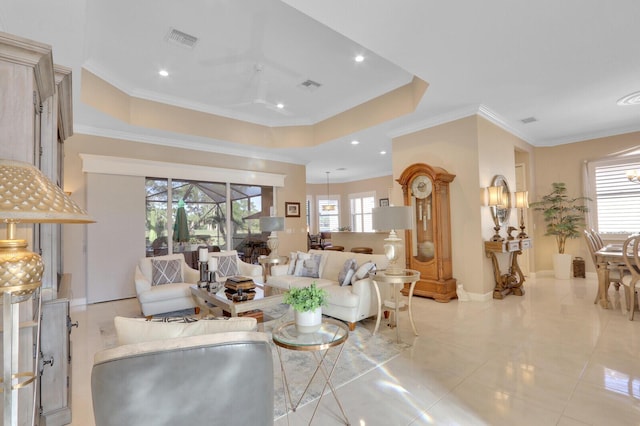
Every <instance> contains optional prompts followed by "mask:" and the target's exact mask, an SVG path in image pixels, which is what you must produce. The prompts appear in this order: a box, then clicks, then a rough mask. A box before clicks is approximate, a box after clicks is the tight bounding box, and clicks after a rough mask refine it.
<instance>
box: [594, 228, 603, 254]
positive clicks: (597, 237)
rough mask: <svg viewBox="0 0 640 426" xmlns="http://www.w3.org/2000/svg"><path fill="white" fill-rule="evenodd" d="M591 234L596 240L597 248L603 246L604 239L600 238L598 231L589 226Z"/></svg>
mask: <svg viewBox="0 0 640 426" xmlns="http://www.w3.org/2000/svg"><path fill="white" fill-rule="evenodd" d="M591 235H592V236H593V239H594V240H595V241H596V243H597V245H598V246H599V247H598V250H600V249H601V248H602V247H604V241H603V240H602V236H601V235H600V233H599V232H597V231H596V230H595V229H593V228H591Z"/></svg>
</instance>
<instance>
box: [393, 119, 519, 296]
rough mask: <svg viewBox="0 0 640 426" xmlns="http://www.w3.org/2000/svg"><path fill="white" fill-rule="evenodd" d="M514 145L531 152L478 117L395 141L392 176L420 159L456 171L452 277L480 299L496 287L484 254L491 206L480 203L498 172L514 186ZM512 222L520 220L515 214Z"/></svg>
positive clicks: (398, 194)
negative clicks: (486, 188)
mask: <svg viewBox="0 0 640 426" xmlns="http://www.w3.org/2000/svg"><path fill="white" fill-rule="evenodd" d="M515 148H517V149H519V150H523V151H525V152H529V151H531V150H532V147H531V146H530V145H528V144H527V143H526V142H524V141H522V140H521V139H519V138H517V137H515V136H513V135H511V134H510V133H508V132H505V131H504V130H502V129H501V128H499V127H498V126H495V125H494V124H492V123H490V122H489V121H487V120H485V119H484V118H481V117H478V116H473V117H467V118H464V119H460V120H457V121H454V122H451V123H446V124H443V125H440V126H436V127H433V128H430V129H426V130H422V131H418V132H415V133H413V134H410V135H405V136H402V137H398V138H396V139H394V141H393V176H394V179H395V178H397V177H398V176H400V174H401V173H402V171H403V170H404V169H405V168H406V167H408V166H409V165H411V164H413V163H419V162H420V163H426V164H429V165H432V166H438V167H442V168H444V169H445V170H447V171H448V172H449V173H453V174H455V175H456V178H455V179H454V181H453V182H452V183H451V184H450V189H451V224H452V225H451V228H452V229H451V240H452V247H453V249H452V259H453V276H454V278H456V279H457V280H458V284H462V285H463V286H464V289H465V290H466V291H467V292H469V293H473V294H474V295H475V296H477V297H485V298H486V297H489V296H490V294H491V292H492V290H493V288H494V286H495V282H494V278H493V271H492V265H491V262H490V260H489V259H488V258H487V257H486V256H485V253H484V244H483V242H484V240H487V239H489V238H491V236H492V235H493V219H492V217H491V213H490V211H489V209H488V208H487V207H485V206H483V205H482V195H483V191H482V190H483V188H484V187H486V186H489V185H490V183H491V180H492V179H493V177H494V176H495V175H496V174H502V175H504V176H505V177H506V178H507V180H508V181H509V182H512V185H515V154H514V149H515ZM401 201H402V191H401V188H400V185H398V184H397V183H396V184H395V185H394V187H393V202H395V203H398V204H399V203H401ZM512 213H513V212H512ZM511 221H512V223H513V224H515V223H517V218H516V215H515V214H512V216H511ZM503 234H504V232H503ZM478 272H481V274H478ZM479 276H480V277H481V278H480V279H478V277H479Z"/></svg>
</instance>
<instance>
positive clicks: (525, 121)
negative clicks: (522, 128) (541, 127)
mask: <svg viewBox="0 0 640 426" xmlns="http://www.w3.org/2000/svg"><path fill="white" fill-rule="evenodd" d="M520 121H522V122H523V123H524V124H529V123H533V122H534V121H538V119H537V118H535V117H527V118H523V119H522V120H520Z"/></svg>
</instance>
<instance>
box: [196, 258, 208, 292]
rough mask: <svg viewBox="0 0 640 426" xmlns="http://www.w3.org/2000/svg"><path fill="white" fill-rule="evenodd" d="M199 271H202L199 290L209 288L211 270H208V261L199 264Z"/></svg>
mask: <svg viewBox="0 0 640 426" xmlns="http://www.w3.org/2000/svg"><path fill="white" fill-rule="evenodd" d="M198 269H199V270H200V279H199V280H198V287H199V288H208V287H209V268H207V262H206V261H204V262H203V261H202V260H201V261H199V262H198Z"/></svg>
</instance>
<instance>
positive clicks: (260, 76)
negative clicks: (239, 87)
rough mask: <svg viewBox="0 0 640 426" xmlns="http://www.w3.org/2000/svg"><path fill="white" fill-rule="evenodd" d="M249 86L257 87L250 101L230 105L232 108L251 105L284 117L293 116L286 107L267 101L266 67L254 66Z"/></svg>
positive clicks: (259, 64) (258, 64)
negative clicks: (260, 106)
mask: <svg viewBox="0 0 640 426" xmlns="http://www.w3.org/2000/svg"><path fill="white" fill-rule="evenodd" d="M249 86H253V87H255V89H253V90H252V92H253V95H252V97H251V99H250V100H249V101H245V102H241V103H238V104H234V105H230V106H231V107H243V106H249V105H264V107H265V108H267V109H270V110H272V111H276V112H278V113H280V114H283V115H291V112H289V111H287V110H286V109H285V108H284V106H279V105H278V104H275V103H273V102H269V101H268V100H267V86H268V82H267V81H266V80H265V79H264V65H263V64H261V63H257V64H255V66H254V72H253V75H252V76H251V80H250V83H249Z"/></svg>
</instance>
